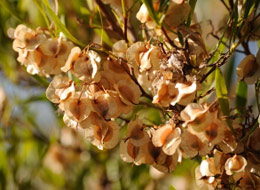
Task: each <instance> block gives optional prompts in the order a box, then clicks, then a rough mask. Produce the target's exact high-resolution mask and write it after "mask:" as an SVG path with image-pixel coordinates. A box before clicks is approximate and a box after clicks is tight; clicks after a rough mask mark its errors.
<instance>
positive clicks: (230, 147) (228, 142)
mask: <svg viewBox="0 0 260 190" xmlns="http://www.w3.org/2000/svg"><path fill="white" fill-rule="evenodd" d="M233 128H234V130H235V132H236V134H237V138H239V136H240V135H239V134H241V132H242V126H241V125H238V124H236V123H235V122H233ZM238 145H239V146H238ZM240 145H241V144H240V143H239V142H237V141H236V138H235V136H234V134H233V133H232V131H231V130H230V129H229V128H227V127H226V129H225V130H224V139H223V141H222V142H221V143H218V146H219V148H220V149H221V150H222V151H223V152H224V153H226V154H227V153H231V152H236V153H240V152H243V149H244V147H243V145H241V146H240ZM239 149H240V150H241V149H242V150H241V151H238V150H239Z"/></svg>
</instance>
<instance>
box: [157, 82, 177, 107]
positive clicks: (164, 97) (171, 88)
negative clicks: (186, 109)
mask: <svg viewBox="0 0 260 190" xmlns="http://www.w3.org/2000/svg"><path fill="white" fill-rule="evenodd" d="M154 90H155V91H156V92H155V96H154V97H153V103H154V104H160V105H161V106H163V107H167V106H169V105H170V103H171V102H172V100H173V99H175V98H176V97H177V96H178V89H177V88H176V86H175V84H174V83H172V82H170V81H168V80H161V81H159V82H158V85H157V87H156V89H155V88H154Z"/></svg>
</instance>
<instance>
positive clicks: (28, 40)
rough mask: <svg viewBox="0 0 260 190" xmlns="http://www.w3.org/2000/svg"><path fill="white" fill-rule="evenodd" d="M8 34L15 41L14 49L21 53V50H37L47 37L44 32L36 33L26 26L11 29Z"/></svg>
mask: <svg viewBox="0 0 260 190" xmlns="http://www.w3.org/2000/svg"><path fill="white" fill-rule="evenodd" d="M8 34H9V36H10V37H11V38H13V39H14V42H13V49H14V50H15V51H17V52H19V50H20V49H26V50H30V51H32V50H35V49H36V48H37V47H38V46H39V45H40V44H41V43H42V42H44V41H45V40H46V39H47V37H46V35H45V34H43V33H42V32H40V31H39V32H38V31H34V30H32V29H31V28H28V27H27V26H25V25H22V24H20V25H18V26H17V27H16V29H15V30H14V29H9V31H8Z"/></svg>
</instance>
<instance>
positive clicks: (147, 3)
mask: <svg viewBox="0 0 260 190" xmlns="http://www.w3.org/2000/svg"><path fill="white" fill-rule="evenodd" d="M142 2H143V3H144V4H145V6H146V8H147V10H148V12H149V15H150V17H151V18H152V19H153V20H154V21H155V22H156V23H157V24H159V23H158V18H157V14H156V12H155V10H154V8H153V1H151V0H142Z"/></svg>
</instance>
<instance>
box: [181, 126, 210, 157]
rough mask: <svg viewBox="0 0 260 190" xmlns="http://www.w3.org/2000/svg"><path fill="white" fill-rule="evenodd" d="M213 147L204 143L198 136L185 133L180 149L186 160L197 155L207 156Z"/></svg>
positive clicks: (182, 136)
mask: <svg viewBox="0 0 260 190" xmlns="http://www.w3.org/2000/svg"><path fill="white" fill-rule="evenodd" d="M212 148H213V145H209V144H208V143H203V142H202V141H201V140H200V139H199V138H198V137H197V136H196V135H193V134H191V133H190V132H188V131H185V132H184V133H182V135H181V144H180V149H181V150H182V154H183V157H184V158H192V157H195V156H197V155H201V156H204V155H207V154H209V153H210V152H211V150H212Z"/></svg>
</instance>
